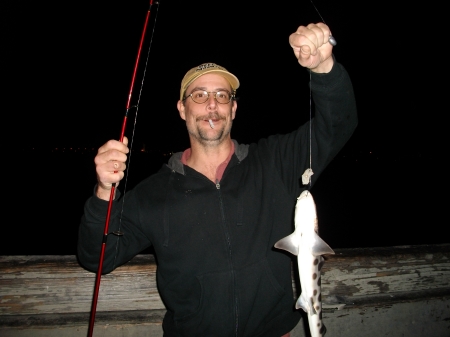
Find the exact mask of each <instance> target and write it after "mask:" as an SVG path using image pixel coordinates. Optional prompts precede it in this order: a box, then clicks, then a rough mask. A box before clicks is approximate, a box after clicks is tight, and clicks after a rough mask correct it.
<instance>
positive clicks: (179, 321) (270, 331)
mask: <svg viewBox="0 0 450 337" xmlns="http://www.w3.org/2000/svg"><path fill="white" fill-rule="evenodd" d="M329 36H330V30H329V28H328V27H327V26H326V25H325V24H323V23H318V24H310V25H308V26H306V27H305V26H300V27H299V28H298V29H297V31H296V32H295V33H293V34H292V35H291V36H290V38H289V41H290V44H291V46H292V48H293V50H294V54H295V56H296V57H297V59H298V62H299V63H300V65H301V66H303V67H306V68H308V69H310V71H312V79H311V84H310V85H311V89H312V92H313V98H314V101H315V107H316V112H315V118H314V120H313V122H312V127H311V133H310V131H309V130H310V127H309V122H308V123H306V124H305V125H303V126H301V127H300V128H299V129H297V130H295V131H294V132H292V133H290V134H286V135H277V136H271V137H269V138H267V139H261V140H260V141H259V142H258V143H256V144H250V145H242V144H239V143H237V142H236V141H235V140H232V139H231V135H230V131H231V125H232V122H233V119H234V118H235V116H236V109H237V103H236V101H235V99H234V95H235V92H236V89H237V88H238V87H239V81H238V79H237V77H236V76H234V75H233V74H231V73H229V72H228V71H227V70H226V69H225V68H223V67H220V66H218V65H215V64H211V63H210V64H203V65H201V66H199V67H197V68H194V69H191V70H190V71H189V72H188V73H187V74H186V76H185V77H184V78H183V80H182V83H181V90H180V100H179V101H178V104H177V107H178V111H179V113H180V116H181V118H182V119H184V120H185V121H186V126H187V130H188V133H189V139H190V145H191V147H190V149H188V150H186V151H184V152H183V153H177V154H174V155H173V156H172V157H171V158H170V160H169V163H168V164H167V165H164V166H163V167H162V168H161V169H160V170H159V172H157V173H156V174H154V175H152V176H150V177H148V178H147V179H146V180H144V181H142V182H141V183H140V184H139V185H138V186H136V187H135V188H134V189H133V190H131V191H128V192H127V196H126V198H125V201H123V206H122V199H121V198H120V193H119V192H117V194H116V196H115V201H114V205H113V211H112V215H111V222H110V227H109V229H110V232H113V231H115V230H117V229H118V228H119V227H120V230H121V231H122V232H123V233H124V235H123V236H122V237H116V236H110V237H109V238H108V243H107V245H106V253H105V260H104V269H103V272H110V271H112V270H113V269H114V268H116V267H117V266H119V265H121V264H123V263H125V262H127V261H129V260H130V259H131V258H133V257H134V256H135V255H136V254H138V253H139V252H141V251H142V250H144V249H145V248H147V247H149V246H151V245H152V246H153V248H154V251H155V254H156V256H157V260H158V272H157V280H158V289H159V292H160V295H161V298H162V299H163V301H164V304H165V305H166V307H167V314H166V316H165V318H164V322H163V328H164V334H165V336H189V337H191V336H224V337H229V336H252V337H253V336H269V337H280V336H283V335H286V336H288V335H289V332H290V331H291V330H292V329H293V328H294V327H295V326H296V324H297V323H298V321H299V319H300V313H299V312H298V310H295V309H294V302H295V299H294V297H293V293H292V283H291V258H290V256H289V255H288V254H284V253H283V252H281V251H279V250H276V249H274V248H273V245H274V243H275V242H276V241H278V240H279V239H281V238H283V237H285V236H287V235H289V234H290V233H292V231H293V213H294V212H293V211H294V206H295V203H296V198H297V197H298V196H299V195H300V193H301V192H302V190H303V189H305V186H303V185H302V184H301V176H302V174H303V172H304V171H305V170H306V169H307V168H309V162H310V153H309V143H310V139H311V147H312V151H311V156H312V157H311V158H312V169H313V171H314V175H313V176H312V183H314V182H315V180H316V179H317V177H318V176H319V175H320V173H321V172H322V171H323V170H324V168H325V167H326V166H327V165H328V163H329V162H330V161H331V160H332V159H333V158H334V157H335V155H336V154H337V153H338V151H339V150H340V149H341V148H342V147H343V146H344V144H345V143H346V142H347V140H348V139H349V138H350V136H351V134H352V133H353V131H354V129H355V127H356V124H357V116H356V106H355V101H354V96H353V89H352V85H351V82H350V79H349V77H348V75H347V73H346V71H345V69H344V68H343V67H342V66H341V65H340V64H338V63H337V62H336V61H335V60H334V58H333V56H332V46H331V44H330V43H329V42H328V39H329ZM127 143H128V141H127V139H125V140H124V143H121V142H118V141H114V140H111V141H109V142H107V143H106V144H105V145H103V146H102V147H100V149H99V150H98V154H97V156H96V157H95V164H96V171H97V177H98V184H97V187H96V192H95V195H94V196H92V197H91V198H90V199H88V201H87V202H86V206H85V214H84V216H83V218H82V222H81V226H80V233H79V247H78V256H79V260H80V261H81V263H82V264H83V265H84V266H85V267H86V268H88V269H90V270H93V271H96V270H97V265H98V257H99V251H100V248H101V241H102V234H103V229H104V222H105V216H106V212H107V200H109V196H110V191H111V186H112V184H113V183H118V182H119V181H120V180H121V179H122V178H123V175H124V173H123V171H124V170H125V162H126V158H127V153H128V148H127ZM122 208H123V211H122Z"/></svg>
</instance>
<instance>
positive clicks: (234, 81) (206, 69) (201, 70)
mask: <svg viewBox="0 0 450 337" xmlns="http://www.w3.org/2000/svg"><path fill="white" fill-rule="evenodd" d="M211 73H215V74H218V75H220V76H223V77H224V78H225V79H226V80H227V81H228V82H229V83H230V85H231V89H232V90H233V91H236V89H237V88H239V80H238V78H237V77H236V76H234V75H233V74H232V73H230V72H229V71H228V70H226V69H225V68H224V67H221V66H219V65H217V64H215V63H203V64H200V65H199V66H198V67H194V68H192V69H191V70H189V71H188V72H187V73H186V75H184V77H183V80H182V81H181V89H180V100H182V99H183V97H184V93H185V92H186V89H187V87H188V86H189V85H190V84H191V83H192V82H194V81H195V80H196V79H197V78H199V77H200V76H202V75H205V74H211Z"/></svg>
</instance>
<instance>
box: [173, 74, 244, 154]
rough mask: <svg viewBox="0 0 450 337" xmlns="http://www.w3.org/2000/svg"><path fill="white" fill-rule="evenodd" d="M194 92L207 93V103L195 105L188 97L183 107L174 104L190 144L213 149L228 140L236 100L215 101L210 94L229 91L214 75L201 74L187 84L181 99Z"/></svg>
mask: <svg viewBox="0 0 450 337" xmlns="http://www.w3.org/2000/svg"><path fill="white" fill-rule="evenodd" d="M195 90H204V91H208V92H211V93H210V94H209V98H208V100H207V101H206V102H205V103H201V104H198V103H196V102H194V101H193V100H192V98H191V97H188V98H187V99H186V100H185V101H184V104H183V102H182V101H178V105H177V107H178V111H179V112H180V116H181V118H183V119H184V120H185V121H186V126H187V130H188V133H189V137H190V139H191V142H192V141H194V140H195V141H198V142H200V143H201V144H203V145H206V146H213V145H217V144H220V143H221V142H223V141H224V140H225V139H229V138H231V136H230V131H231V125H232V124H233V119H234V117H235V116H236V109H237V104H236V101H234V100H231V101H230V102H229V103H226V104H220V103H218V102H217V101H216V100H215V98H214V93H213V92H217V91H221V90H226V91H228V92H232V89H231V86H230V84H229V83H228V81H227V80H226V79H225V78H223V77H222V76H220V75H217V74H205V75H203V76H200V77H199V78H197V79H196V80H195V81H194V82H192V83H191V84H190V85H189V87H188V88H187V90H186V94H185V96H188V95H189V94H191V93H192V92H194V91H195ZM209 119H211V120H212V122H213V124H214V128H211V125H210V123H209Z"/></svg>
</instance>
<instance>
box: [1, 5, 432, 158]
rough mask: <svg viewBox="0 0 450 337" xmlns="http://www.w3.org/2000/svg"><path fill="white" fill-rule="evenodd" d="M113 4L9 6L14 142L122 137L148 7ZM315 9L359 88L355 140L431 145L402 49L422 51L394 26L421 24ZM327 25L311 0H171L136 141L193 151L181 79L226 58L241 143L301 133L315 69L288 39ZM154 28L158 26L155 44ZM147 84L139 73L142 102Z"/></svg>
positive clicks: (378, 11) (392, 15) (382, 12)
mask: <svg viewBox="0 0 450 337" xmlns="http://www.w3.org/2000/svg"><path fill="white" fill-rule="evenodd" d="M115 4H116V5H115V6H112V5H111V3H110V2H106V1H97V2H95V4H94V2H88V1H78V2H76V3H67V2H60V3H58V4H55V3H51V4H50V3H36V2H31V1H28V2H15V3H14V4H13V5H3V6H7V11H6V13H11V15H8V17H7V18H6V23H4V24H6V32H7V34H6V35H5V36H6V45H7V47H8V48H6V49H5V50H6V51H7V53H6V57H7V58H8V61H9V62H8V63H7V64H8V65H9V66H7V68H6V71H7V75H11V78H8V77H6V78H8V81H9V83H10V86H9V89H11V92H8V95H9V96H8V97H9V99H8V100H7V103H8V105H9V104H11V106H10V109H12V111H13V112H14V113H13V114H12V116H13V118H14V125H16V126H17V129H16V130H17V132H16V134H15V137H14V143H16V142H17V143H19V144H21V145H25V146H38V145H42V146H54V147H56V146H59V147H62V146H83V145H88V146H90V145H93V146H95V147H97V146H98V145H100V144H101V143H103V142H104V141H105V140H106V139H109V138H118V136H119V134H120V126H121V123H122V116H123V114H124V112H125V106H126V99H127V95H128V91H129V86H130V82H131V74H132V69H133V66H134V62H135V58H136V55H137V47H138V44H139V39H140V35H141V31H142V26H143V22H144V18H145V15H146V11H147V8H148V4H149V2H148V1H146V0H142V1H141V0H139V1H119V2H115ZM315 5H316V7H317V8H318V9H319V10H320V12H321V14H322V17H323V18H324V19H325V20H326V22H327V24H328V25H329V26H330V27H331V29H332V32H333V34H334V36H335V37H336V39H337V40H338V46H337V47H336V48H335V49H334V53H335V56H336V57H337V59H338V61H340V62H341V63H342V64H344V66H345V67H346V68H347V70H348V71H349V73H350V75H351V77H352V80H353V83H354V87H355V93H356V98H357V102H358V109H359V115H360V126H359V128H358V131H357V132H356V134H355V137H354V138H355V139H354V140H353V139H352V142H351V144H349V146H352V147H354V146H357V147H358V148H359V147H361V148H363V149H364V150H366V149H372V150H373V149H375V148H376V149H381V150H382V151H384V152H386V151H388V152H392V153H396V152H398V151H412V149H413V148H417V147H421V148H422V151H427V149H426V144H424V142H423V139H421V140H420V141H418V140H417V139H418V137H417V132H418V131H419V130H420V129H421V127H422V126H423V124H422V122H421V121H420V119H418V118H411V117H412V116H414V115H415V114H416V113H419V111H418V109H419V108H420V107H421V106H422V107H426V106H427V104H428V106H429V105H430V104H429V103H427V100H429V99H430V97H429V95H428V94H426V93H425V91H426V90H427V86H426V85H424V83H420V85H417V82H416V80H417V73H418V72H420V70H419V66H418V65H416V64H415V63H414V61H413V57H414V55H407V54H406V55H402V54H403V53H404V52H405V50H409V49H412V46H409V45H408V44H409V41H401V42H400V41H399V36H398V35H396V33H394V29H395V27H398V29H399V30H400V29H404V27H405V26H406V25H407V24H411V23H412V21H413V19H411V17H409V18H408V19H405V18H404V19H402V20H404V21H399V19H398V17H399V14H400V13H396V10H395V8H392V7H391V8H389V10H386V8H380V7H370V8H366V7H363V6H367V5H362V4H354V3H352V5H351V7H350V6H349V5H346V4H343V3H340V2H339V1H331V0H320V1H319V0H318V1H317V2H315ZM358 6H361V7H358ZM355 13H359V14H358V15H355ZM152 14H156V7H153V10H152ZM404 17H405V16H404ZM406 20H408V21H410V22H407V21H406ZM317 21H320V18H319V16H318V14H317V13H316V12H315V10H314V8H313V6H312V5H311V3H310V2H309V1H307V0H303V1H279V2H277V5H274V4H273V3H270V4H269V5H264V6H263V5H262V3H261V2H260V1H246V2H245V5H242V4H240V3H239V2H237V1H234V2H233V1H228V2H217V1H214V2H209V1H208V2H207V1H178V0H176V1H171V0H162V2H161V5H160V7H159V11H158V19H157V23H156V27H155V32H154V37H153V42H152V46H151V52H150V58H149V66H148V70H147V74H146V78H145V82H144V86H143V91H142V99H141V103H140V108H139V113H138V123H137V130H136V141H137V142H145V143H151V144H158V146H159V147H163V146H166V147H168V149H177V150H179V149H183V148H184V147H186V146H187V135H186V132H185V127H184V125H183V122H182V121H181V119H180V118H179V116H178V112H177V110H176V101H177V98H178V92H179V84H180V81H181V78H182V77H183V75H184V73H185V72H186V71H187V70H188V69H190V68H191V67H194V66H196V65H198V64H200V63H203V62H215V63H218V64H220V65H223V66H225V67H226V68H228V69H229V70H230V71H232V72H233V73H235V74H236V75H237V76H238V78H239V79H240V81H241V88H240V89H239V91H238V94H239V96H240V101H239V108H238V115H237V119H236V121H235V125H234V129H233V137H234V138H236V139H238V140H239V141H241V142H251V141H255V140H257V139H259V138H260V137H263V136H266V135H269V134H272V133H283V132H287V131H290V130H292V129H293V128H295V127H296V126H297V125H298V124H299V122H301V121H304V120H306V119H307V118H308V113H309V112H308V110H309V98H308V96H309V89H308V87H307V82H308V76H307V73H306V72H305V71H304V70H303V69H301V67H300V66H299V65H298V64H297V62H296V59H295V57H294V56H293V53H292V51H291V48H290V46H289V44H288V37H289V35H290V34H291V33H292V32H294V31H295V29H296V28H297V26H299V25H301V24H307V23H309V22H317ZM390 22H392V24H389V23H390ZM152 27H153V25H152V22H151V25H150V27H149V32H148V34H147V38H146V42H147V43H148V42H149V40H150V36H151V34H150V33H151V28H152ZM397 34H398V33H397ZM146 47H147V45H145V46H144V48H146ZM402 48H404V49H403V50H402ZM411 51H412V50H411ZM146 52H147V50H146V49H144V51H143V55H142V59H141V63H140V68H139V75H142V72H143V64H144V61H145V57H146ZM139 87H140V78H139V80H138V81H136V87H135V90H134V94H133V101H132V102H133V104H135V103H136V100H137V94H138V91H139ZM273 88H277V90H279V91H280V92H281V95H280V96H281V97H280V98H275V97H271V95H270V94H269V90H272V89H273ZM132 117H134V115H132ZM129 130H131V127H130V128H129ZM424 131H425V130H423V129H422V130H421V132H424ZM130 132H131V131H130ZM128 134H129V133H128ZM400 134H401V136H399V135H400ZM423 138H425V139H426V138H427V137H423ZM356 143H357V144H356Z"/></svg>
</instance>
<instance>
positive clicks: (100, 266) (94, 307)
mask: <svg viewBox="0 0 450 337" xmlns="http://www.w3.org/2000/svg"><path fill="white" fill-rule="evenodd" d="M155 4H158V2H155ZM152 6H153V0H150V6H149V8H148V11H147V15H146V17H145V23H144V28H143V29H142V34H141V41H140V43H139V49H138V53H137V57H136V63H135V65H134V70H133V77H132V79H131V86H130V92H129V94H128V100H127V106H126V111H125V117H124V119H123V123H122V131H121V133H120V141H121V142H123V137H124V135H125V129H126V126H127V119H128V112H129V111H130V104H131V96H132V94H133V88H134V82H135V79H136V72H137V68H138V65H139V58H140V56H141V50H142V45H143V43H144V38H145V33H146V31H147V25H148V21H149V18H150V12H151V8H152ZM149 50H150V47H149ZM147 60H148V59H147ZM115 190H116V184H115V183H114V184H112V187H111V193H110V196H109V203H108V210H107V213H106V221H105V228H104V231H103V240H102V247H101V252H100V260H99V263H98V270H97V276H96V280H95V288H94V296H93V300H92V308H91V316H90V320H89V330H88V337H92V333H93V332H94V323H95V313H96V311H97V301H98V292H99V289H100V280H101V277H102V270H103V260H104V257H105V248H106V240H107V238H108V228H109V221H110V218H111V209H112V204H113V200H114V195H115ZM115 234H116V235H122V233H120V232H117V233H116V232H115Z"/></svg>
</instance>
